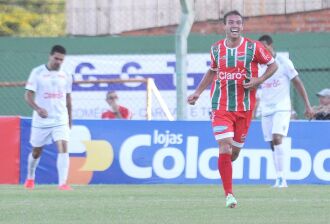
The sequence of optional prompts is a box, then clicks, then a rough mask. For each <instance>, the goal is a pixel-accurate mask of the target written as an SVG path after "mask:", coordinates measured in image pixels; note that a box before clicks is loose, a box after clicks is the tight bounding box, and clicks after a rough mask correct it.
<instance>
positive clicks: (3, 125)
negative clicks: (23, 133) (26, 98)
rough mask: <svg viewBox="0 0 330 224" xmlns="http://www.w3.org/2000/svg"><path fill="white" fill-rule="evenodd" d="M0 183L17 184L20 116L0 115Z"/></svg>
mask: <svg viewBox="0 0 330 224" xmlns="http://www.w3.org/2000/svg"><path fill="white" fill-rule="evenodd" d="M0 145H1V147H0V184H18V183H19V167H20V118H19V117H0Z"/></svg>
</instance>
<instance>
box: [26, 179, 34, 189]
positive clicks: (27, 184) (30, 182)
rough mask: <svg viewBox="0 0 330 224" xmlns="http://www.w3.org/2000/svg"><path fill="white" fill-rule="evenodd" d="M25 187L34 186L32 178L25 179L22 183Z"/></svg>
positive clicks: (31, 187)
mask: <svg viewBox="0 0 330 224" xmlns="http://www.w3.org/2000/svg"><path fill="white" fill-rule="evenodd" d="M24 187H25V189H29V190H33V188H34V180H33V179H27V180H26V181H25V183H24Z"/></svg>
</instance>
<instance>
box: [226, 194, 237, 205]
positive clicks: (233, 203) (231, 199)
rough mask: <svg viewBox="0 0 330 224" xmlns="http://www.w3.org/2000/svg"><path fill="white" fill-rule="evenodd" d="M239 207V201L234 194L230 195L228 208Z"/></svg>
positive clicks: (227, 201) (228, 196) (227, 200)
mask: <svg viewBox="0 0 330 224" xmlns="http://www.w3.org/2000/svg"><path fill="white" fill-rule="evenodd" d="M236 205H237V201H236V199H235V197H234V195H232V194H228V195H227V197H226V208H235V207H236Z"/></svg>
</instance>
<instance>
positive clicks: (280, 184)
mask: <svg viewBox="0 0 330 224" xmlns="http://www.w3.org/2000/svg"><path fill="white" fill-rule="evenodd" d="M273 187H274V188H285V187H288V184H287V183H286V180H285V179H284V178H283V177H278V178H276V181H275V184H274V185H273Z"/></svg>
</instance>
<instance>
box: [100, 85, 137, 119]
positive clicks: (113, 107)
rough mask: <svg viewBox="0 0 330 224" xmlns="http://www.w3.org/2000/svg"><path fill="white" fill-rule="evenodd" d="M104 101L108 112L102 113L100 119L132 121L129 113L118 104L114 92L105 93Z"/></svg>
mask: <svg viewBox="0 0 330 224" xmlns="http://www.w3.org/2000/svg"><path fill="white" fill-rule="evenodd" d="M106 101H107V103H108V104H109V106H110V110H108V111H106V112H104V113H102V119H132V113H131V111H130V110H129V109H127V108H126V107H124V106H121V105H119V104H118V95H117V93H116V92H115V91H109V92H108V93H107V97H106Z"/></svg>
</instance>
